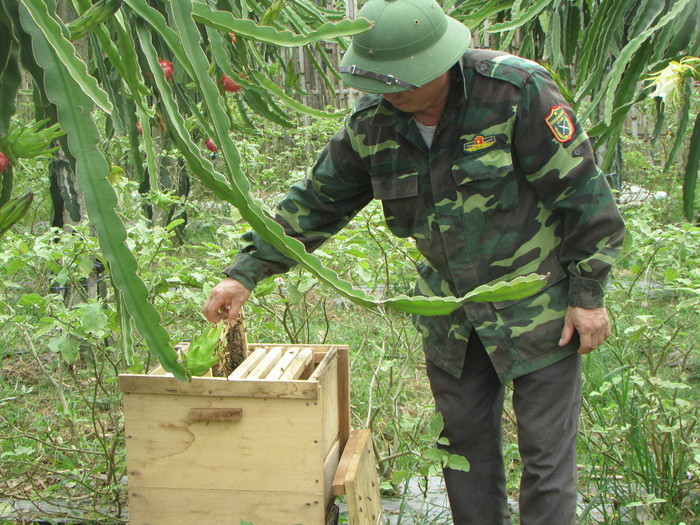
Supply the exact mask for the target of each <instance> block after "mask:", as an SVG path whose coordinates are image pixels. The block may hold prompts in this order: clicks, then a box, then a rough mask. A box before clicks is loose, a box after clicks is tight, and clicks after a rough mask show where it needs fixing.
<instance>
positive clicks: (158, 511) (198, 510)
mask: <svg viewBox="0 0 700 525" xmlns="http://www.w3.org/2000/svg"><path fill="white" fill-rule="evenodd" d="M325 513H326V507H325V505H324V504H323V494H321V493H320V492H293V491H291V490H288V491H282V492H277V491H264V490H262V491H250V490H194V489H166V488H157V487H156V488H147V487H141V488H130V489H129V523H130V524H131V525H163V524H168V525H192V524H235V525H238V524H239V523H240V522H241V520H245V521H247V522H249V523H253V524H254V525H258V524H260V525H294V524H300V523H303V524H304V525H321V524H323V523H325Z"/></svg>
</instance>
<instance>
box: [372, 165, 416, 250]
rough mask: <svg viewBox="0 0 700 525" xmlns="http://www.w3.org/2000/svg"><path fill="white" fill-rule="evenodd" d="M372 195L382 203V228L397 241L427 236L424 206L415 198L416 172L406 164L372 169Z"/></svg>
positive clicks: (375, 166)
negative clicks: (384, 221) (399, 238)
mask: <svg viewBox="0 0 700 525" xmlns="http://www.w3.org/2000/svg"><path fill="white" fill-rule="evenodd" d="M371 183H372V192H373V194H374V198H375V199H378V200H381V201H382V207H383V208H384V217H385V219H386V224H387V226H388V227H389V229H390V230H391V232H392V233H393V234H394V235H396V236H398V237H419V238H420V237H424V236H425V235H427V226H426V225H427V221H426V216H425V205H424V202H423V199H422V198H421V196H420V195H419V194H418V172H417V171H416V169H415V167H413V166H410V165H409V164H408V163H404V164H397V163H393V162H392V163H386V164H375V165H374V166H372V177H371Z"/></svg>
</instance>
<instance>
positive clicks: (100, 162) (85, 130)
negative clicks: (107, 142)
mask: <svg viewBox="0 0 700 525" xmlns="http://www.w3.org/2000/svg"><path fill="white" fill-rule="evenodd" d="M18 7H19V14H20V18H21V21H22V25H23V27H24V29H25V30H26V31H27V32H28V33H29V34H30V35H31V36H32V48H33V53H34V57H35V59H36V62H37V63H38V64H39V66H41V67H42V68H43V70H44V75H45V77H46V85H47V86H51V89H50V90H47V93H46V94H45V95H46V97H47V98H48V99H49V100H50V101H51V102H52V103H53V104H55V105H56V108H57V113H58V120H59V123H60V124H61V128H62V129H63V130H64V131H65V132H66V134H67V138H68V141H67V143H68V145H69V148H70V153H71V154H72V155H73V157H74V159H75V166H74V169H75V172H76V175H77V178H78V184H79V185H80V188H81V190H82V191H83V195H84V197H85V206H86V209H87V213H88V217H89V218H90V220H91V221H92V222H93V223H94V224H95V226H96V228H97V236H98V240H99V244H100V248H101V250H102V253H103V254H104V255H105V258H106V259H107V261H108V262H109V264H110V268H111V273H112V279H113V282H114V284H115V285H116V287H117V289H119V290H121V291H122V293H123V296H124V302H125V303H126V306H127V308H128V309H129V312H130V313H131V315H132V316H133V319H134V322H135V324H136V327H137V328H138V330H139V332H141V334H142V335H143V336H144V338H145V339H146V341H147V343H148V347H149V349H150V350H151V352H153V354H154V355H156V357H158V359H159V360H160V362H161V364H162V365H163V368H164V369H165V370H166V371H168V372H172V373H173V375H174V376H175V377H177V378H178V379H182V380H184V379H186V378H187V375H186V373H185V370H184V369H183V368H182V366H181V365H180V364H179V363H178V362H177V354H176V353H175V350H174V349H173V348H172V347H171V346H170V341H169V337H168V334H167V333H166V332H165V330H164V329H163V327H162V326H161V324H160V316H159V314H158V312H157V310H156V309H155V308H154V306H153V305H152V304H151V303H150V302H149V300H148V290H147V289H146V286H145V285H144V283H143V281H141V279H140V278H139V277H138V273H137V270H138V268H137V264H136V259H135V258H134V256H133V254H132V253H131V252H130V251H129V249H128V248H127V246H126V244H125V240H126V229H125V228H124V225H123V224H122V222H121V220H120V219H119V216H118V214H117V213H116V205H117V198H116V195H115V193H114V189H113V188H112V186H111V185H110V183H109V182H108V180H107V175H108V172H109V167H108V165H107V161H106V160H105V158H104V156H103V155H102V153H101V152H100V151H99V149H98V147H97V145H98V143H99V141H100V137H99V132H98V130H97V127H96V125H95V120H94V119H93V116H92V110H93V106H92V104H91V101H90V99H89V98H88V96H87V93H84V92H83V88H84V87H85V86H84V85H83V84H82V83H80V82H78V81H77V80H76V79H75V78H73V76H72V75H70V73H69V71H68V69H67V68H66V67H64V65H63V62H62V58H61V57H59V56H57V55H56V54H55V50H54V47H53V46H51V45H50V44H49V42H48V40H47V39H46V38H45V35H44V34H43V32H42V31H41V30H40V28H39V27H38V26H37V25H36V24H35V23H34V21H33V18H32V17H31V16H30V13H29V11H28V10H27V9H26V7H24V5H23V4H20V5H19V6H18ZM159 69H160V68H159ZM161 74H162V71H161Z"/></svg>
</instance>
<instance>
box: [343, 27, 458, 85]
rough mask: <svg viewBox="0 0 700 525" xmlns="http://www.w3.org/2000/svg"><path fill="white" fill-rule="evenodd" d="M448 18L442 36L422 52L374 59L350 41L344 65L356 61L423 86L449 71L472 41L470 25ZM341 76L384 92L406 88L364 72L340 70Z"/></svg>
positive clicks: (354, 82)
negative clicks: (363, 54)
mask: <svg viewBox="0 0 700 525" xmlns="http://www.w3.org/2000/svg"><path fill="white" fill-rule="evenodd" d="M446 18H447V29H446V30H445V32H444V34H443V35H442V37H440V39H439V40H437V41H436V42H435V44H433V45H432V46H430V47H429V48H427V49H425V50H423V51H421V52H420V53H417V54H415V55H409V56H408V57H406V58H402V59H400V60H376V59H374V60H372V59H368V58H366V57H365V56H362V55H360V54H358V53H356V52H355V51H354V49H353V46H352V44H351V45H350V47H349V48H348V50H347V52H346V53H345V55H344V56H343V59H342V60H341V62H340V65H341V67H351V66H353V65H354V66H356V67H357V68H359V69H361V70H367V71H372V72H375V73H380V74H382V75H391V76H393V77H395V78H398V79H400V80H402V81H403V82H407V83H409V84H413V85H415V86H423V85H425V84H427V83H428V82H430V81H431V80H435V79H436V78H437V77H439V76H440V75H442V74H443V73H444V72H446V71H448V70H449V69H450V68H451V67H452V66H453V65H454V64H456V63H457V61H458V60H459V59H460V58H461V57H462V55H463V54H464V53H465V52H466V50H467V49H469V45H470V43H471V33H470V32H469V29H467V27H466V26H465V25H464V24H462V23H460V22H458V21H457V20H455V19H454V18H451V17H446ZM340 76H341V78H342V79H343V81H344V82H345V83H346V84H347V85H348V86H350V87H353V88H355V89H358V90H360V91H364V92H366V93H379V94H381V93H397V92H399V91H406V88H405V87H401V86H397V85H391V84H387V83H385V82H382V81H380V80H375V79H372V78H368V77H364V76H361V75H353V74H350V73H341V74H340Z"/></svg>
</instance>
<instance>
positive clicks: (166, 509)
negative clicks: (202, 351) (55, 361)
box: [119, 344, 350, 525]
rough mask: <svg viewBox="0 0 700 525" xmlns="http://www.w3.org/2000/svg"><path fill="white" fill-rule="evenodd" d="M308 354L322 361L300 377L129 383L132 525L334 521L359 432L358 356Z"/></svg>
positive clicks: (336, 351) (264, 348) (154, 378)
mask: <svg viewBox="0 0 700 525" xmlns="http://www.w3.org/2000/svg"><path fill="white" fill-rule="evenodd" d="M294 348H298V347H294ZM304 348H310V349H311V351H312V353H313V360H312V364H311V365H309V367H308V369H307V371H306V374H305V375H302V378H300V379H294V380H288V379H283V378H282V379H280V378H278V379H254V378H248V377H246V378H235V375H236V371H238V369H236V371H234V373H232V374H231V376H230V378H223V377H221V378H220V377H195V378H193V379H192V381H191V382H182V381H178V380H177V379H175V378H173V377H172V376H171V375H170V374H164V373H163V372H162V370H157V371H156V372H155V373H151V374H149V375H129V374H124V375H121V376H120V377H119V387H120V390H121V391H122V392H123V394H124V401H123V404H124V405H123V410H124V417H125V432H126V458H127V472H128V483H129V517H130V522H131V523H132V524H146V523H152V524H162V523H168V524H178V523H182V524H188V525H189V524H192V523H216V524H224V523H231V524H235V525H238V524H239V523H240V521H241V520H245V521H248V522H250V523H252V524H253V525H276V524H279V525H292V524H304V525H319V524H321V525H322V524H325V523H326V519H327V513H328V512H329V511H330V509H331V508H332V507H333V505H332V503H333V491H332V483H333V477H334V475H335V473H336V469H337V466H338V462H339V459H340V456H341V453H342V451H343V449H344V447H345V443H346V442H347V439H348V434H349V420H350V404H349V381H348V379H349V378H348V369H349V365H348V349H347V347H344V346H334V345H308V346H305V347H304ZM290 349H292V346H291V345H259V344H250V345H249V348H248V352H249V354H250V355H254V354H255V353H256V352H257V353H258V354H261V353H262V354H264V355H269V354H270V353H272V352H277V353H278V354H279V355H284V354H286V353H288V350H290ZM263 360H264V359H263ZM263 360H261V361H259V365H260V366H261V363H262V361H263ZM247 361H248V360H247ZM268 361H269V360H268ZM278 363H279V360H278ZM244 365H246V361H244V363H243V364H242V365H241V367H243V366H244ZM260 366H258V367H257V368H258V370H257V371H256V372H257V373H258V374H260V373H261V372H260ZM241 367H239V368H241ZM273 368H274V367H273ZM277 368H278V370H277V372H275V370H272V371H271V372H270V373H272V374H273V376H275V377H279V375H280V374H279V369H280V368H283V367H281V366H278V367H277ZM265 373H266V372H265ZM309 374H310V375H309ZM239 375H240V374H239ZM307 376H308V377H307ZM263 377H264V375H263Z"/></svg>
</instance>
